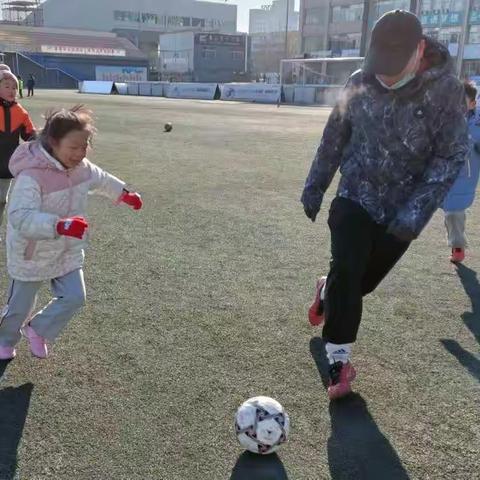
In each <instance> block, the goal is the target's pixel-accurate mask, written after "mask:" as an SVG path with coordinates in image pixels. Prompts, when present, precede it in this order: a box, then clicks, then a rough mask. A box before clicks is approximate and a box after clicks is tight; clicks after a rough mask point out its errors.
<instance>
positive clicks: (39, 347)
mask: <svg viewBox="0 0 480 480" xmlns="http://www.w3.org/2000/svg"><path fill="white" fill-rule="evenodd" d="M22 333H23V335H24V336H25V338H26V339H27V340H28V342H29V343H30V351H31V352H32V355H33V356H35V357H37V358H47V357H48V348H47V344H46V342H45V339H44V338H43V337H41V336H40V335H37V334H36V333H35V330H33V328H32V327H31V326H30V325H27V326H25V327H23V328H22Z"/></svg>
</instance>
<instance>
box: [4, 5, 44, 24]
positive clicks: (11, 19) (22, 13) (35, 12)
mask: <svg viewBox="0 0 480 480" xmlns="http://www.w3.org/2000/svg"><path fill="white" fill-rule="evenodd" d="M1 11H2V23H8V24H10V25H28V26H32V27H43V8H42V2H41V1H40V0H2V2H1Z"/></svg>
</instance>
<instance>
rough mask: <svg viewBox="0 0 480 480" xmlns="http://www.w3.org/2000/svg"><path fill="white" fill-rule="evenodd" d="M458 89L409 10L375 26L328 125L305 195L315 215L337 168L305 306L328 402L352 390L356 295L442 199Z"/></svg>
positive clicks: (456, 135) (448, 180)
mask: <svg viewBox="0 0 480 480" xmlns="http://www.w3.org/2000/svg"><path fill="white" fill-rule="evenodd" d="M464 95H465V94H464V89H463V85H462V84H461V83H460V81H459V80H458V79H457V78H456V77H455V75H454V70H453V64H452V61H451V58H450V55H449V53H448V50H447V49H446V48H445V47H443V46H442V45H441V44H439V43H437V42H435V41H434V40H432V39H429V38H425V37H424V36H423V33H422V27H421V24H420V22H419V20H418V19H417V17H415V15H413V14H411V13H408V12H404V11H399V10H397V11H394V12H389V13H387V14H385V15H384V16H383V17H382V18H381V19H380V20H379V21H378V22H377V24H376V25H375V27H374V30H373V32H372V41H371V46H370V49H369V52H368V54H367V57H366V59H365V66H364V68H363V69H362V70H360V71H357V72H355V73H354V74H353V75H352V76H351V78H350V79H349V81H348V83H347V86H346V88H345V91H344V94H343V96H342V98H341V99H340V101H339V102H338V104H337V105H336V107H335V108H334V109H333V111H332V113H331V115H330V118H329V120H328V122H327V125H326V127H325V130H324V132H323V137H322V140H321V143H320V146H319V148H318V150H317V153H316V156H315V159H314V161H313V164H312V166H311V169H310V173H309V175H308V177H307V180H306V183H305V188H304V191H303V194H302V203H303V205H304V209H305V213H306V214H307V216H308V217H309V218H310V219H311V220H312V221H315V218H316V215H317V213H318V211H319V209H320V205H321V203H322V200H323V196H324V194H325V191H326V190H327V188H328V187H329V185H330V183H331V181H332V179H333V177H334V175H335V173H336V171H337V169H339V168H340V173H341V178H340V182H339V186H338V190H337V196H336V198H335V199H334V200H333V202H332V205H331V207H330V213H329V219H328V224H329V227H330V230H331V250H332V260H331V265H330V272H329V274H328V277H327V278H326V279H325V278H323V279H321V280H320V281H319V282H318V284H317V294H316V297H315V302H314V304H313V305H312V307H311V309H310V311H309V318H310V322H311V323H312V324H317V325H318V324H320V323H322V322H323V321H325V325H324V328H323V337H324V339H325V341H326V342H327V343H326V348H327V356H328V358H329V361H330V364H331V385H330V387H329V395H330V398H337V397H339V396H343V395H345V394H346V393H348V392H349V391H350V381H351V380H352V379H353V378H354V376H355V371H354V370H353V367H352V366H351V364H350V362H349V357H350V351H351V345H352V343H353V342H354V341H355V340H356V336H357V332H358V328H359V324H360V320H361V314H362V297H363V296H364V295H366V294H368V293H370V292H372V291H373V290H374V289H375V288H376V286H377V285H378V284H379V283H380V282H381V280H382V279H383V278H384V277H385V275H386V274H387V273H388V272H389V271H390V269H391V268H392V267H393V266H394V265H395V263H396V262H397V261H398V260H399V259H400V258H401V256H402V255H403V254H404V253H405V251H406V250H407V248H408V246H409V245H410V242H411V241H412V240H413V239H415V238H417V237H418V235H419V234H420V232H421V231H422V230H423V228H424V227H425V225H426V224H427V223H428V221H429V220H430V218H431V217H432V215H433V213H434V212H435V210H436V209H437V208H438V207H439V206H440V205H441V204H442V201H443V199H444V197H445V196H446V194H447V192H448V191H449V189H450V187H451V186H452V184H453V183H454V181H455V179H456V177H457V176H458V174H459V172H460V170H461V169H462V166H463V165H464V162H465V159H466V155H467V153H468V151H469V143H468V133H467V126H466V122H465V118H464V108H465V101H464V98H465V97H464Z"/></svg>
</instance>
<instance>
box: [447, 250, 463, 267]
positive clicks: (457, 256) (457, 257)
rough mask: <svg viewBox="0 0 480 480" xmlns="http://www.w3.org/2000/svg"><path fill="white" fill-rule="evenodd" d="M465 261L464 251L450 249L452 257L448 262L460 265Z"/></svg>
mask: <svg viewBox="0 0 480 480" xmlns="http://www.w3.org/2000/svg"><path fill="white" fill-rule="evenodd" d="M464 260H465V249H464V248H452V255H451V257H450V261H451V262H452V263H461V262H463V261H464Z"/></svg>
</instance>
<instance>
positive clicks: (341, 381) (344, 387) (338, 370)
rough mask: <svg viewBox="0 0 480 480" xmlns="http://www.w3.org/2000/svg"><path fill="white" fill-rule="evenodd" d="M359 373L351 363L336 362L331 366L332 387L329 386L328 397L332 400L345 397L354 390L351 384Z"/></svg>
mask: <svg viewBox="0 0 480 480" xmlns="http://www.w3.org/2000/svg"><path fill="white" fill-rule="evenodd" d="M356 376H357V372H356V371H355V369H354V368H353V365H352V364H351V363H350V362H347V363H342V362H335V363H334V364H333V365H331V366H330V385H329V386H328V397H329V398H330V400H335V399H337V398H341V397H345V396H346V395H348V394H349V393H350V392H351V391H352V388H351V387H350V382H353V381H354V380H355V377H356Z"/></svg>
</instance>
